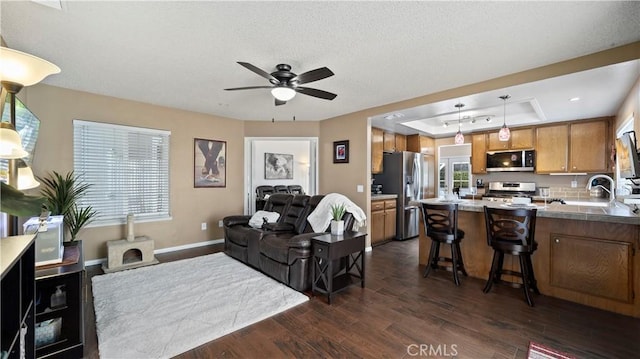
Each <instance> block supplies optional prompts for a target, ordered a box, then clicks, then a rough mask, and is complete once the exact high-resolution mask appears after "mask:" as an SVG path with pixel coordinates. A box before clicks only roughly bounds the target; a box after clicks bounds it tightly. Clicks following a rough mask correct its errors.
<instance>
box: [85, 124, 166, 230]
mask: <svg viewBox="0 0 640 359" xmlns="http://www.w3.org/2000/svg"><path fill="white" fill-rule="evenodd" d="M170 136H171V132H169V131H163V130H155V129H147V128H139V127H130V126H120V125H112V124H105V123H98V122H89V121H81V120H74V121H73V153H74V155H73V163H74V164H73V169H74V172H75V174H76V175H77V176H79V177H80V178H81V180H83V181H84V182H85V183H89V184H91V187H90V188H89V191H87V195H86V196H85V197H84V198H82V200H81V202H80V203H79V205H80V206H81V207H83V206H92V207H93V209H95V210H96V211H97V212H98V217H97V219H96V221H95V222H94V223H93V224H94V225H108V224H119V223H124V221H125V219H126V216H127V214H130V213H131V214H134V215H135V216H136V217H137V218H138V219H140V220H143V221H144V220H160V219H168V218H170V211H169V137H170Z"/></svg>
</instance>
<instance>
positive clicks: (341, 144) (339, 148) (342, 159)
mask: <svg viewBox="0 0 640 359" xmlns="http://www.w3.org/2000/svg"><path fill="white" fill-rule="evenodd" d="M333 163H349V140H344V141H335V142H334V143H333Z"/></svg>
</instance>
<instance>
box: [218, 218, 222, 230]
mask: <svg viewBox="0 0 640 359" xmlns="http://www.w3.org/2000/svg"><path fill="white" fill-rule="evenodd" d="M218 227H220V228H222V220H219V221H218Z"/></svg>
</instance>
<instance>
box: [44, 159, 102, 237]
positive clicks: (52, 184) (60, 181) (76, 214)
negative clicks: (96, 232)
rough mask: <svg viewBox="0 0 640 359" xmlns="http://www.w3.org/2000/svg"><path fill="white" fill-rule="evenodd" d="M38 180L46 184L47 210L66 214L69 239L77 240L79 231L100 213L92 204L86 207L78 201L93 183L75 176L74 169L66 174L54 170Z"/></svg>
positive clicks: (65, 223)
mask: <svg viewBox="0 0 640 359" xmlns="http://www.w3.org/2000/svg"><path fill="white" fill-rule="evenodd" d="M38 180H40V181H41V182H42V183H43V184H44V187H43V188H42V195H43V197H45V198H46V202H45V206H46V208H47V210H48V211H51V214H52V215H63V216H64V225H65V228H66V231H68V232H69V241H70V242H73V241H75V240H76V237H77V235H78V232H80V230H81V229H82V228H83V227H84V226H86V225H87V224H89V223H90V222H91V221H93V220H94V219H95V217H96V215H97V214H98V213H97V212H96V211H95V210H94V209H93V208H92V207H91V206H88V207H84V208H81V207H79V206H78V201H79V200H80V198H82V196H84V195H85V194H86V192H87V190H88V189H89V187H91V185H90V184H88V183H85V182H83V181H82V180H81V179H79V178H78V177H77V176H75V175H74V173H73V171H71V172H68V173H67V174H66V175H65V176H62V175H61V174H59V173H57V172H55V171H53V172H52V173H50V174H49V176H48V177H45V178H40V177H38Z"/></svg>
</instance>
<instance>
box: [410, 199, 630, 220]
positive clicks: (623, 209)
mask: <svg viewBox="0 0 640 359" xmlns="http://www.w3.org/2000/svg"><path fill="white" fill-rule="evenodd" d="M534 200H537V198H535V199H534ZM418 202H427V203H443V202H445V203H446V202H454V203H458V208H459V209H460V210H461V211H468V212H483V211H484V206H487V207H496V208H516V207H515V206H512V205H510V204H508V203H504V202H495V201H487V200H480V199H476V200H475V201H473V200H470V199H457V200H454V201H446V200H443V199H438V198H430V199H424V200H421V201H418ZM565 202H566V203H567V204H561V203H558V202H553V203H550V204H549V203H548V204H547V208H545V207H544V203H537V202H536V203H532V204H530V205H528V206H527V207H528V208H537V209H538V213H537V216H538V217H547V218H558V219H575V220H579V221H596V222H610V223H624V224H637V225H640V213H638V214H636V213H633V211H632V210H631V207H629V206H627V205H625V204H623V203H620V202H614V203H613V204H609V201H608V200H607V199H603V198H594V199H587V198H585V199H580V200H578V199H569V198H568V199H565Z"/></svg>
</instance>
